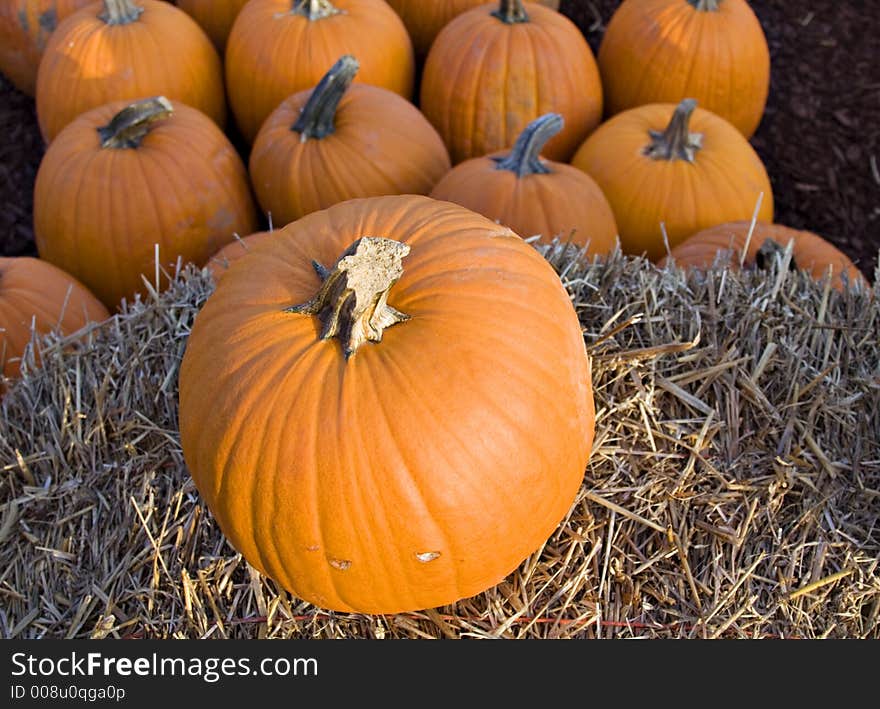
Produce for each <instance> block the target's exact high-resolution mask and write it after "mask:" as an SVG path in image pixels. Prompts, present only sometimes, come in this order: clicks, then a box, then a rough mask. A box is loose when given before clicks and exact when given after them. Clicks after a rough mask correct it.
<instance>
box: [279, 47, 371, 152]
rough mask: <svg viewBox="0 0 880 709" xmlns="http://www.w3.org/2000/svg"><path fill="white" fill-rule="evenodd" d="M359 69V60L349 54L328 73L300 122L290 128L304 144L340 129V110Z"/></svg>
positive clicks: (303, 112) (307, 105) (313, 95)
mask: <svg viewBox="0 0 880 709" xmlns="http://www.w3.org/2000/svg"><path fill="white" fill-rule="evenodd" d="M359 68H360V64H359V63H358V60H357V59H355V58H354V57H353V56H351V55H350V54H346V55H344V56H343V57H341V58H340V59H339V60H337V62H336V63H335V64H334V65H333V66H332V67H330V71H328V72H327V73H326V74H324V76H323V77H322V78H321V81H320V82H319V83H318V85H317V86H316V87H315V88H314V90H313V91H312V95H311V96H309V100H308V102H306V105H305V107H304V108H303V110H302V113H300V114H299V118H298V119H297V121H296V123H294V124H293V125H292V126H291V127H290V130H292V131H296V132H297V133H299V134H300V141H301V142H303V143H304V142H305V141H307V140H308V139H309V138H318V139H320V138H324V137H325V136H328V135H330V134H331V133H333V132H334V131H335V130H336V110H337V109H338V108H339V102H340V101H341V100H342V97H343V95H344V94H345V92H346V91H348V87H349V86H351V82H352V81H353V80H354V75H355V74H357V71H358V69H359Z"/></svg>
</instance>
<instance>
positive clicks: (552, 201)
mask: <svg viewBox="0 0 880 709" xmlns="http://www.w3.org/2000/svg"><path fill="white" fill-rule="evenodd" d="M503 155H506V151H501V152H498V153H495V154H494V155H493V156H487V157H483V158H473V159H471V160H466V161H465V162H463V163H461V164H459V165H457V166H455V167H454V168H453V169H452V170H451V171H450V172H449V173H448V174H447V175H446V176H445V177H444V178H443V179H442V180H440V182H439V183H438V184H437V186H436V187H435V188H434V189H433V190H432V192H431V197H433V198H434V199H443V200H448V201H450V202H455V203H456V204H460V205H462V206H464V207H467V208H468V209H472V210H474V211H475V212H478V213H479V214H482V215H484V216H486V217H488V218H489V219H492V220H493V221H498V222H500V223H501V224H503V225H505V226H508V227H510V228H511V229H513V231H515V232H516V233H517V234H519V235H520V236H522V237H523V238H526V237H529V236H534V235H535V234H541V235H542V236H543V238H542V239H541V241H543V242H549V241H550V240H552V238H553V237H554V236H559V237H560V239H561V240H563V241H565V240H567V239H569V237H571V242H572V243H574V244H579V245H581V246H582V245H584V244H586V243H587V242H588V241H589V248H588V250H587V253H588V254H606V253H608V252H609V251H611V250H612V249H613V248H614V246H615V244H616V243H617V223H616V222H615V220H614V212H612V210H611V205H609V204H608V200H607V199H605V195H604V194H602V190H600V189H599V186H598V185H597V184H596V182H595V181H594V180H593V179H592V178H591V177H589V176H588V175H585V174H584V173H583V172H582V171H580V170H578V169H577V168H574V167H572V166H571V165H566V164H564V163H559V162H553V161H550V160H545V161H544V163H545V165H546V166H547V167H549V168H550V170H551V172H550V173H547V174H536V175H526V176H525V177H517V175H516V174H515V173H513V172H511V171H510V170H499V169H498V167H497V163H496V162H495V160H493V159H492V157H501V156H503ZM572 232H573V233H572Z"/></svg>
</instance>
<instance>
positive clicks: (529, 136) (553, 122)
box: [492, 113, 565, 177]
mask: <svg viewBox="0 0 880 709" xmlns="http://www.w3.org/2000/svg"><path fill="white" fill-rule="evenodd" d="M564 125H565V121H564V120H563V118H562V116H560V115H559V114H558V113H546V114H544V115H543V116H541V117H540V118H536V119H535V120H533V121H532V122H531V123H529V124H528V125H527V126H526V127H525V130H523V132H522V133H520V135H519V138H517V139H516V145H514V146H513V150H512V151H511V152H510V154H509V155H506V156H504V157H497V158H492V159H493V160H494V161H495V162H496V163H498V165H497V169H498V170H510V171H511V172H515V173H516V176H517V177H525V176H526V175H546V174H547V173H548V172H550V168H548V167H547V166H546V165H545V164H544V163H543V162H542V161H541V158H540V155H541V151H542V150H543V149H544V146H545V145H546V144H547V141H548V140H550V138H552V137H553V136H554V135H556V134H557V133H558V132H559V131H561V130H562V127H563V126H564Z"/></svg>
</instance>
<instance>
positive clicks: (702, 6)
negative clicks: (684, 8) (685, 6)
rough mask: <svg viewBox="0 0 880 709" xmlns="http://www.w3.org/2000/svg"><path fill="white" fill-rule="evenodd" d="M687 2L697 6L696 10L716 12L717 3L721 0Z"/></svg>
mask: <svg viewBox="0 0 880 709" xmlns="http://www.w3.org/2000/svg"><path fill="white" fill-rule="evenodd" d="M688 2H689V3H690V4H691V5H693V6H694V7H695V8H697V11H698V12H718V4H719V3H720V2H721V0H688Z"/></svg>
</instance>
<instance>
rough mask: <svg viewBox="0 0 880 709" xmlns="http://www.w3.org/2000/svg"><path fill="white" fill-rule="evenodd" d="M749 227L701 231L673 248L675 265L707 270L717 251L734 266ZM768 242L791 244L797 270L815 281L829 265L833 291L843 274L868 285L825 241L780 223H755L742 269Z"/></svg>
mask: <svg viewBox="0 0 880 709" xmlns="http://www.w3.org/2000/svg"><path fill="white" fill-rule="evenodd" d="M750 227H751V221H739V222H730V223H727V224H718V225H717V226H714V227H710V228H708V229H703V230H702V231H700V232H698V233H696V234H694V235H693V236H691V237H689V238H687V239H685V240H684V241H683V242H682V243H680V244H679V245H678V246H676V247H675V248H674V249H672V257H673V258H674V259H675V264H676V265H677V266H681V267H690V268H703V269H705V268H710V267H711V266H712V265H713V264H714V263H715V260H716V258H717V257H718V254H719V252H730V253H731V263H732V264H733V265H735V266H736V265H738V264H739V261H740V255H741V254H742V250H743V247H745V245H746V239H747V237H748V234H749V228H750ZM767 239H772V240H773V241H775V242H776V243H777V244H779V246H781V247H782V248H786V247H787V246H788V243H789V242H790V241H793V242H794V245H793V246H792V252H791V255H792V258H793V259H794V262H795V264H796V265H797V267H798V268H799V269H800V270H803V271H808V272H809V273H810V275H812V276H813V278H815V279H816V280H817V281H818V280H822V279H823V278H825V277H826V276H827V275H828V267H829V266H830V267H831V269H832V275H831V285H832V286H833V287H834V288H836V289H838V290H842V289H843V287H844V283H843V274H844V273H845V274H846V276H847V279H848V281H849V283H850V284H854V283H856V282H858V283H861V284H863V285H867V281H866V280H865V277H864V276H863V275H862V274H861V272H860V271H859V269H858V268H856V266H855V264H854V263H853V262H852V261H851V260H850V259H849V257H848V256H847V255H846V254H845V253H843V252H842V251H840V250H839V249H838V248H837V247H835V246H834V245H833V244H831V243H830V242H828V241H827V240H826V239H823V238H822V237H821V236H819V235H818V234H814V233H813V232H810V231H801V230H799V229H792V228H790V227H787V226H783V225H781V224H767V223H764V222H756V223H755V230H754V233H753V234H752V238H751V240H750V241H749V248H748V250H747V251H746V258H745V261H744V265H745V266H753V265H754V264H755V257H756V256H757V254H758V251H760V249H761V247H762V246H763V245H764V242H765V241H767ZM666 262H667V259H663V260H662V261H661V262H660V263H659V264H658V265H659V266H660V267H661V268H662V267H664V266H665V265H666Z"/></svg>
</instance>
